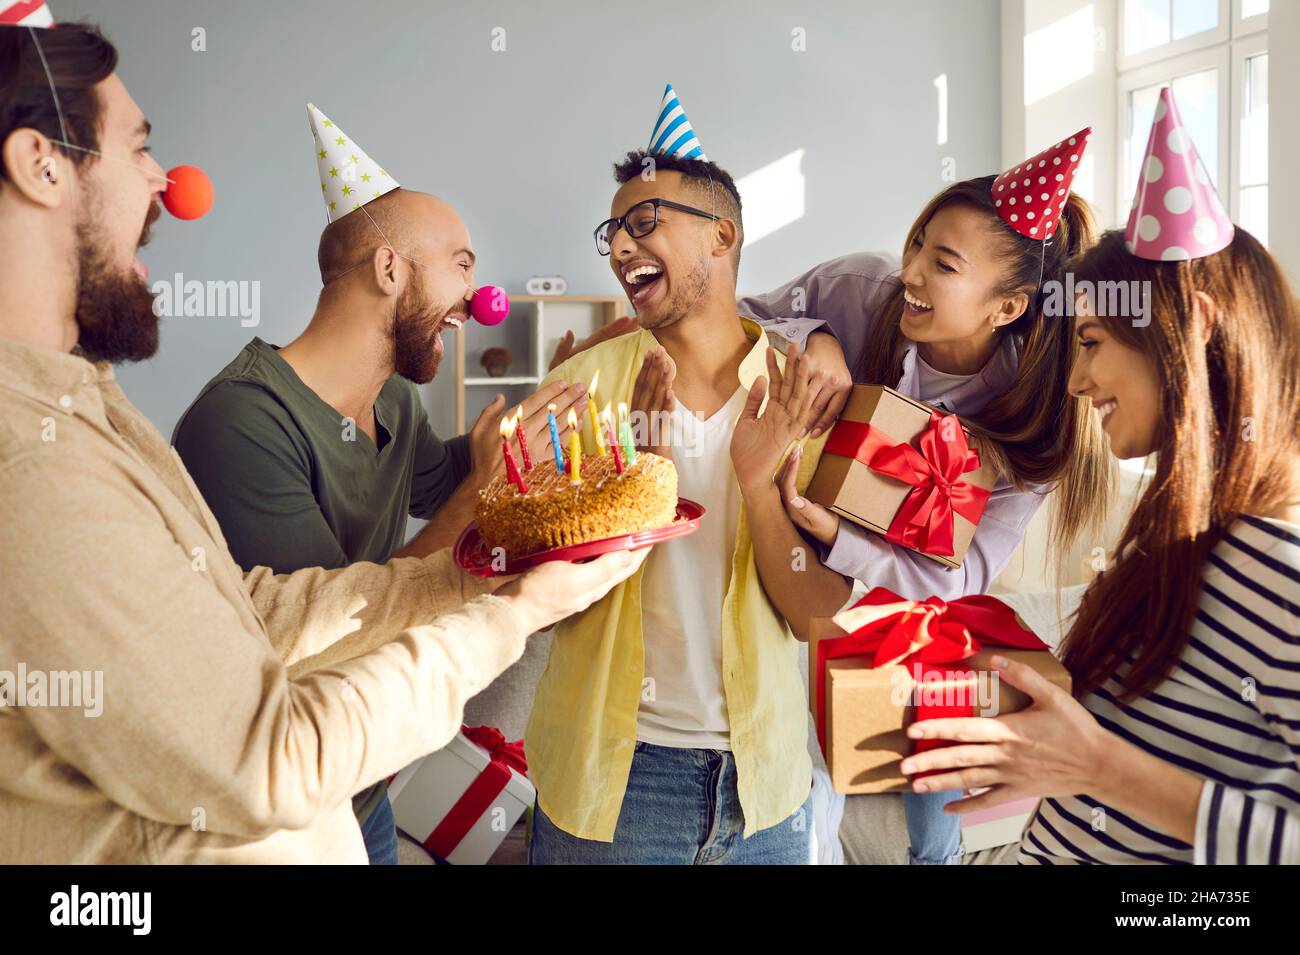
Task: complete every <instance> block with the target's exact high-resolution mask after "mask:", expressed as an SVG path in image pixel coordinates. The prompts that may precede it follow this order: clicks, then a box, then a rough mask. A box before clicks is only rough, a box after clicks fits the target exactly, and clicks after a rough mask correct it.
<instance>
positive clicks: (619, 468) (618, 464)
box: [600, 402, 623, 474]
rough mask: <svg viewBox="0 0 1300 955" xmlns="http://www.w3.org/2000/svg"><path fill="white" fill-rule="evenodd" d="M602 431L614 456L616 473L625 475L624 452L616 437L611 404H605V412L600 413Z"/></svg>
mask: <svg viewBox="0 0 1300 955" xmlns="http://www.w3.org/2000/svg"><path fill="white" fill-rule="evenodd" d="M600 425H601V430H602V432H603V433H604V435H605V437H606V438H607V439H608V441H609V450H610V453H611V454H613V455H614V473H615V474H622V473H623V452H622V451H620V450H619V447H618V439H617V438H616V437H614V420H613V418H612V417H611V416H610V413H609V402H606V403H605V410H603V411H602V412H601V413H600Z"/></svg>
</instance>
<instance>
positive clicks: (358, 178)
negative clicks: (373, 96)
mask: <svg viewBox="0 0 1300 955" xmlns="http://www.w3.org/2000/svg"><path fill="white" fill-rule="evenodd" d="M307 118H308V119H309V120H310V122H311V135H312V138H313V139H314V140H315V151H316V166H317V168H319V170H320V191H321V197H322V198H323V199H324V200H325V214H326V215H327V216H328V217H329V221H330V222H333V221H335V220H336V219H339V218H342V217H343V216H345V215H347V214H348V213H349V212H351V211H352V210H353V209H360V208H361V207H362V205H364V204H365V203H367V202H369V201H370V200H371V199H378V198H379V197H380V196H382V195H383V194H384V193H386V192H392V191H393V190H394V189H396V188H398V186H399V185H400V183H398V182H397V180H395V179H394V178H393V177H392V176H390V175H389V174H388V173H386V172H384V170H383V169H382V168H380V166H379V164H378V163H376V162H375V161H374V160H373V159H371V158H370V157H369V156H368V155H366V151H365V150H364V149H362V148H361V147H360V146H358V145H357V144H356V143H354V142H353V141H352V140H351V139H349V138H348V137H347V134H345V133H344V132H343V130H341V129H339V128H338V127H337V126H335V125H334V122H333V121H332V120H331V119H330V118H329V117H327V116H326V115H325V114H324V113H322V112H321V111H320V110H318V109H317V108H316V107H315V105H314V104H312V103H308V104H307Z"/></svg>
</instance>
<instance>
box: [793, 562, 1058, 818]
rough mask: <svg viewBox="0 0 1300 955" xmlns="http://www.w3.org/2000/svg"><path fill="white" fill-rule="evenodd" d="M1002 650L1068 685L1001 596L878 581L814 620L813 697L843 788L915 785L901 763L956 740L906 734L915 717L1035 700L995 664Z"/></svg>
mask: <svg viewBox="0 0 1300 955" xmlns="http://www.w3.org/2000/svg"><path fill="white" fill-rule="evenodd" d="M994 654H1000V655H1002V656H1005V657H1007V658H1008V659H1012V660H1016V661H1019V662H1021V663H1024V664H1027V665H1028V666H1031V667H1033V668H1034V669H1035V670H1036V671H1038V672H1039V673H1040V674H1042V675H1043V676H1044V677H1046V678H1047V679H1048V680H1050V681H1051V682H1052V683H1054V684H1056V685H1057V686H1059V687H1061V688H1062V689H1064V690H1067V691H1068V690H1069V689H1070V675H1069V673H1068V672H1067V671H1066V670H1065V668H1064V667H1063V666H1061V664H1060V662H1059V661H1058V660H1057V659H1056V658H1055V657H1054V656H1053V655H1052V653H1051V651H1050V650H1049V649H1048V647H1047V644H1045V643H1043V642H1042V641H1041V640H1039V639H1038V637H1037V636H1035V635H1034V633H1033V631H1031V630H1029V629H1028V628H1027V627H1025V626H1024V624H1023V622H1021V620H1020V618H1019V617H1018V616H1017V615H1016V613H1015V611H1014V610H1012V609H1011V608H1010V607H1008V606H1007V605H1006V604H1004V603H1002V602H1001V601H1000V600H998V599H997V598H996V597H990V596H986V595H980V596H974V597H963V598H961V599H959V600H953V601H943V600H940V599H939V598H937V597H930V598H929V599H927V600H924V601H913V600H904V599H903V598H901V597H899V596H898V595H897V594H894V593H892V592H891V591H889V590H887V589H885V588H883V587H877V588H875V589H874V590H872V591H871V592H870V593H868V594H867V595H866V596H865V597H863V598H862V599H861V600H860V601H858V602H857V603H856V604H854V605H853V606H852V607H849V608H848V609H846V610H843V611H841V612H840V613H838V614H836V615H835V616H834V617H820V618H813V620H812V621H811V625H810V628H809V640H808V684H809V685H808V698H809V705H810V707H811V709H812V714H813V719H814V722H815V724H816V728H817V740H818V743H819V744H820V746H821V750H822V753H823V755H824V756H825V757H826V768H827V771H828V772H829V773H830V777H831V783H832V785H833V786H834V788H835V791H836V792H840V793H882V792H904V791H907V790H909V789H910V788H911V779H909V778H908V777H906V776H904V775H903V773H902V772H901V771H900V770H899V768H898V765H899V761H900V760H902V758H903V757H905V756H907V755H909V754H910V753H912V752H914V751H916V752H921V751H924V750H926V749H933V748H936V747H938V746H944V745H951V744H949V743H947V742H945V741H941V740H919V741H913V740H910V739H908V737H907V728H908V727H909V726H910V725H911V724H912V723H913V722H914V721H916V720H921V719H933V718H937V717H954V716H997V715H999V714H1005V713H1013V712H1015V711H1016V710H1020V709H1024V708H1025V707H1026V706H1028V705H1029V702H1030V701H1029V698H1028V697H1027V696H1026V695H1025V694H1024V693H1022V692H1021V691H1020V690H1018V689H1016V688H1015V687H1013V686H1011V685H1010V684H1009V683H1007V682H1006V681H1004V680H1002V679H1000V678H999V677H998V675H997V674H996V673H994V672H993V671H992V670H991V669H990V667H989V660H990V658H991V657H992V656H993V655H994Z"/></svg>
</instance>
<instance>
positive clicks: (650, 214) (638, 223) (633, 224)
mask: <svg viewBox="0 0 1300 955" xmlns="http://www.w3.org/2000/svg"><path fill="white" fill-rule="evenodd" d="M661 206H662V207H664V208H667V209H676V210H677V211H678V212H687V213H690V214H691V215H693V216H701V217H702V218H705V219H712V220H714V221H715V222H716V221H717V220H719V219H721V218H722V216H715V215H714V214H713V213H712V212H705V211H704V210H703V209H695V208H693V207H691V206H684V205H682V204H681V203H680V202H670V201H669V200H667V199H647V200H646V201H645V202H638V203H637V204H636V205H634V206H633V207H632V208H631V209H629V210H627V212H625V213H624V214H623V215H621V216H617V217H616V218H613V219H606V220H605V221H604V222H602V223H601V224H600V225H598V226H596V231H595V232H593V233H592V235H594V236H595V237H596V251H597V252H599V253H600V254H601V255H609V250H610V245H611V243H612V242H613V241H614V234H615V233H616V232H618V230H619V229H626V230H627V234H628V235H629V236H631V237H632V238H634V239H644V238H645V237H646V236H648V235H649V234H650V233H651V232H653V231H654V230H655V226H657V225H658V224H659V208H660V207H661Z"/></svg>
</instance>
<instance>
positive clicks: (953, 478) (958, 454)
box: [804, 385, 997, 567]
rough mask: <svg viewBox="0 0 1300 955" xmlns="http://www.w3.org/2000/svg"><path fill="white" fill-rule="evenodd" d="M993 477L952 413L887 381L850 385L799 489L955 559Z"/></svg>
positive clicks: (901, 539) (914, 546)
mask: <svg viewBox="0 0 1300 955" xmlns="http://www.w3.org/2000/svg"><path fill="white" fill-rule="evenodd" d="M868 462H870V463H868ZM878 468H884V469H885V472H886V473H882V471H881V470H878ZM936 476H939V477H941V478H942V480H938V481H936V480H935V477H936ZM996 479H997V475H996V473H995V472H994V470H993V468H992V467H991V466H990V465H988V464H981V463H980V458H979V450H978V448H976V447H975V446H974V443H973V440H972V438H971V436H970V433H969V432H968V431H966V430H965V429H964V428H961V427H960V425H959V422H958V419H957V418H956V417H955V416H950V415H946V414H945V413H944V412H943V411H941V410H939V409H935V408H931V407H930V406H929V405H926V404H922V403H921V402H919V401H916V400H914V399H912V398H908V397H907V396H906V395H901V394H899V393H898V392H897V391H894V390H893V389H892V388H886V387H884V386H882V385H854V386H853V392H852V394H851V395H850V396H849V400H848V403H847V404H845V406H844V413H843V414H842V415H841V416H840V420H839V421H838V422H836V424H835V426H834V427H833V428H832V429H831V433H830V436H829V437H828V438H827V440H826V445H825V447H824V448H823V449H822V455H821V460H820V461H819V463H818V465H817V472H816V473H815V474H814V475H813V479H812V482H811V483H810V484H809V485H808V489H807V491H806V492H805V495H804V496H805V497H807V498H808V499H809V500H811V501H815V502H817V503H818V504H821V505H822V506H824V507H826V508H828V509H830V510H831V511H833V512H835V513H836V514H838V515H840V516H841V517H844V518H847V519H848V520H850V521H853V522H854V523H855V524H860V525H861V526H863V527H865V528H866V529H867V530H869V531H874V532H875V533H877V534H883V535H885V537H887V538H888V539H889V540H890V541H892V542H893V543H896V544H899V545H900V546H902V547H908V548H910V549H911V550H915V551H918V552H919V553H923V554H925V555H926V556H927V557H931V558H933V559H934V560H937V561H939V562H940V563H942V564H944V565H946V566H948V567H960V566H961V562H962V559H963V558H964V557H965V556H966V550H967V548H968V547H969V546H970V542H971V538H972V537H973V536H974V535H975V526H976V525H977V524H978V523H979V518H980V516H981V515H982V514H983V511H984V503H985V501H986V500H987V499H988V495H989V492H990V491H992V490H993V485H994V482H995V481H996ZM949 483H951V486H952V492H951V494H949V493H948V492H947V491H946V490H945V487H946V486H947V485H948V484H949Z"/></svg>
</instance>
